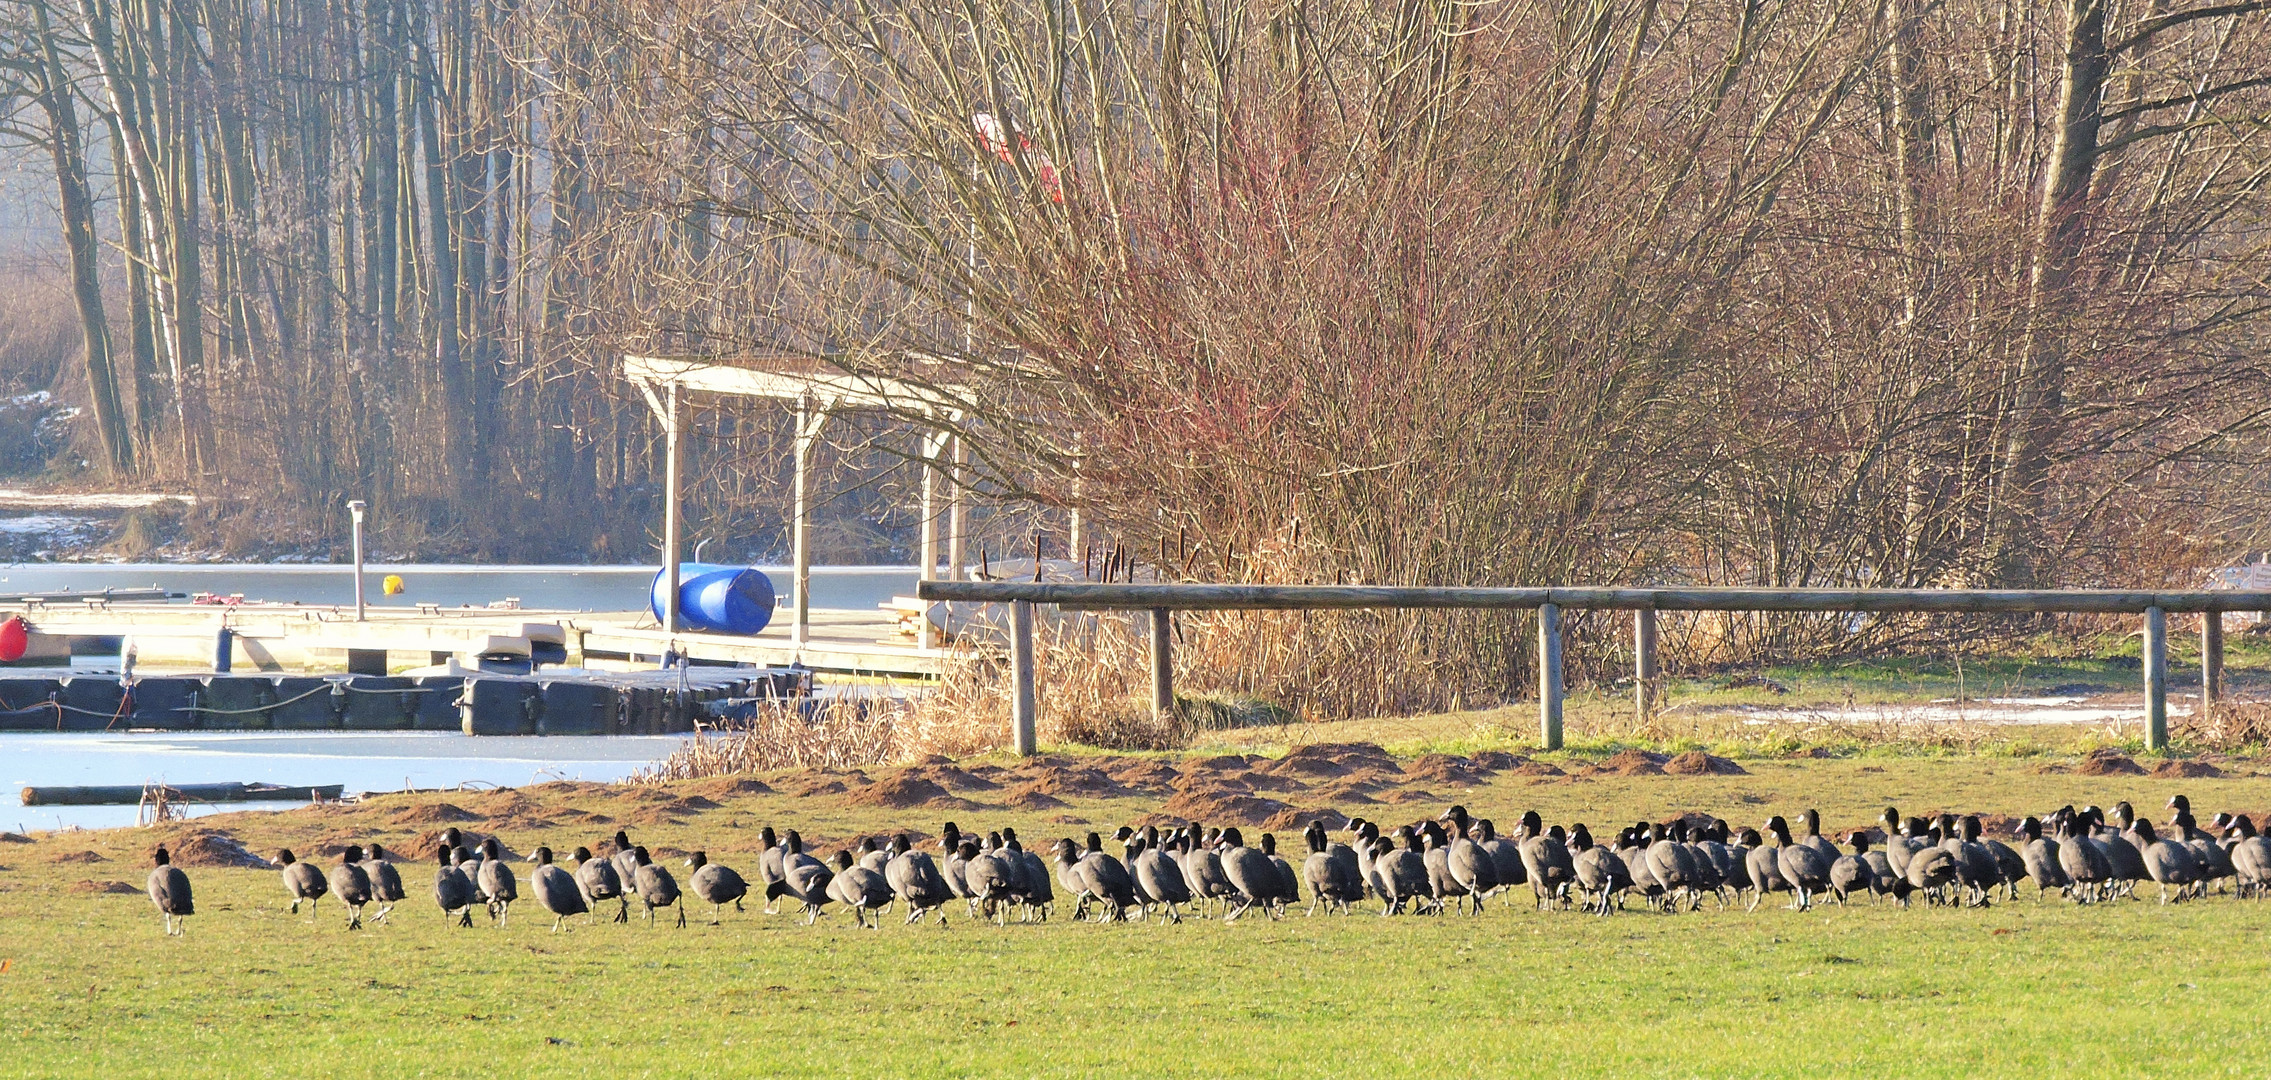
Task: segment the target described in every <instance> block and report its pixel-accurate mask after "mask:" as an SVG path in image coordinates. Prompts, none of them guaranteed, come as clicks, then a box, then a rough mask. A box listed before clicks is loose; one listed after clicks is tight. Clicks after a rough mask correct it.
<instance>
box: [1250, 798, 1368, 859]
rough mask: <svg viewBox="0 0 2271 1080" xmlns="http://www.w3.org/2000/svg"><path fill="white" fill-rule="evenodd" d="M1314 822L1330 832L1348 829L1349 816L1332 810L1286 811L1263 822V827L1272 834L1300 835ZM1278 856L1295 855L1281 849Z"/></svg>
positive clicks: (1288, 856)
mask: <svg viewBox="0 0 2271 1080" xmlns="http://www.w3.org/2000/svg"><path fill="white" fill-rule="evenodd" d="M1312 821H1314V822H1317V823H1318V824H1320V825H1323V826H1324V827H1325V828H1326V829H1327V830H1328V831H1330V830H1333V829H1341V828H1346V827H1347V826H1348V815H1346V814H1343V813H1341V812H1340V811H1338V810H1332V809H1325V810H1285V811H1281V812H1279V813H1277V814H1276V815H1274V816H1272V817H1271V818H1270V819H1269V820H1268V821H1265V822H1262V827H1263V828H1265V829H1268V830H1270V831H1272V832H1282V833H1294V834H1299V833H1300V832H1301V830H1303V829H1306V828H1308V827H1309V823H1310V822H1312ZM1278 854H1280V855H1283V856H1285V857H1286V858H1288V859H1290V858H1292V857H1293V854H1294V853H1293V851H1291V850H1288V849H1286V848H1280V849H1278Z"/></svg>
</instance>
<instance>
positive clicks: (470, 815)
mask: <svg viewBox="0 0 2271 1080" xmlns="http://www.w3.org/2000/svg"><path fill="white" fill-rule="evenodd" d="M388 820H390V821H392V822H393V823H394V824H396V825H445V824H448V823H451V822H456V821H479V820H481V815H479V814H476V813H474V812H472V811H470V810H467V809H465V808H464V807H462V806H459V805H457V804H456V803H446V802H438V803H427V804H425V805H424V806H405V807H403V808H401V809H399V810H396V811H395V812H394V813H393V814H391V815H389V816H388Z"/></svg>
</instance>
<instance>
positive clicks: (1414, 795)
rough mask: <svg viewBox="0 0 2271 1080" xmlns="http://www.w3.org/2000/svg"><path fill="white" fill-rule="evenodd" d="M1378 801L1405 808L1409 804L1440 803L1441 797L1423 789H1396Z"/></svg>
mask: <svg viewBox="0 0 2271 1080" xmlns="http://www.w3.org/2000/svg"><path fill="white" fill-rule="evenodd" d="M1380 801H1381V802H1386V803H1395V804H1396V805H1398V806H1406V805H1409V804H1411V803H1432V802H1442V801H1443V797H1442V796H1440V795H1437V794H1436V793H1434V792H1432V791H1428V790H1426V789H1425V788H1397V789H1396V790H1394V791H1391V792H1389V793H1387V794H1385V795H1382V796H1380Z"/></svg>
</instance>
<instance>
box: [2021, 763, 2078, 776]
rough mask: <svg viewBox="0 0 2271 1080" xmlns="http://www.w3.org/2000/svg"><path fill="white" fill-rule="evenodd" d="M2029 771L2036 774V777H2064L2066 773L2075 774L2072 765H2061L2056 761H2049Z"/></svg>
mask: <svg viewBox="0 0 2271 1080" xmlns="http://www.w3.org/2000/svg"><path fill="white" fill-rule="evenodd" d="M2027 771H2028V772H2031V773H2033V774H2035V775H2036V776H2062V775H2064V774H2066V773H2070V772H2073V771H2074V768H2073V766H2071V765H2061V764H2059V763H2057V762H2055V761H2049V762H2044V763H2043V764H2040V765H2037V766H2035V767H2034V768H2032V769H2028V770H2027Z"/></svg>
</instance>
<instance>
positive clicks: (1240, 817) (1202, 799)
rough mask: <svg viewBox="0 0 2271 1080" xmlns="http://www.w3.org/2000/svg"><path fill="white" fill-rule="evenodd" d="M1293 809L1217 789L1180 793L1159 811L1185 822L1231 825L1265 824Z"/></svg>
mask: <svg viewBox="0 0 2271 1080" xmlns="http://www.w3.org/2000/svg"><path fill="white" fill-rule="evenodd" d="M1291 809H1293V808H1292V807H1290V806H1287V805H1286V804H1284V803H1282V802H1279V801H1277V800H1276V799H1272V798H1269V797H1267V796H1262V795H1248V794H1244V793H1241V792H1235V791H1225V790H1221V789H1215V790H1213V791H1209V790H1205V789H1198V790H1191V791H1183V792H1178V793H1177V794H1176V795H1175V797H1174V798H1172V799H1169V800H1167V804H1166V805H1165V806H1162V807H1160V808H1159V812H1160V813H1162V814H1167V815H1170V816H1174V817H1180V818H1182V819H1183V820H1185V821H1205V822H1222V823H1224V824H1229V825H1249V826H1251V825H1261V824H1263V823H1265V822H1267V821H1269V820H1270V819H1271V818H1273V817H1276V816H1277V815H1278V814H1281V813H1284V812H1285V811H1287V810H1291Z"/></svg>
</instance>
